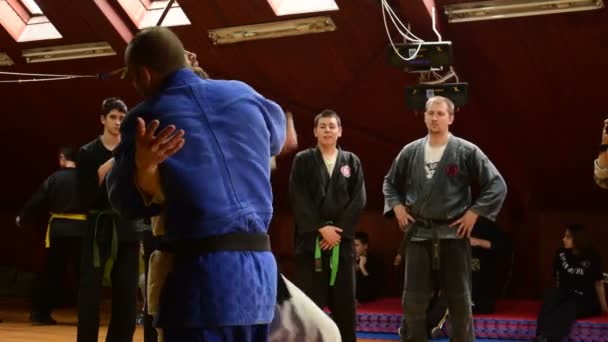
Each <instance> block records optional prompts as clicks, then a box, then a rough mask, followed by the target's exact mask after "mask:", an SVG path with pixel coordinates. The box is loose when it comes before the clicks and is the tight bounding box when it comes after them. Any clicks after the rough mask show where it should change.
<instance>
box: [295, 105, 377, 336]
mask: <svg viewBox="0 0 608 342" xmlns="http://www.w3.org/2000/svg"><path fill="white" fill-rule="evenodd" d="M314 134H315V137H316V138H317V146H316V147H315V148H310V149H307V150H304V151H301V152H299V153H298V154H297V155H296V157H295V158H294V161H293V167H292V169H291V177H290V181H289V194H290V198H291V206H292V208H293V211H294V219H295V223H296V231H295V233H296V239H295V240H296V285H297V286H298V287H299V288H301V289H302V291H304V293H306V295H308V296H309V297H310V299H312V300H313V301H314V302H315V303H316V304H317V305H318V306H319V307H321V308H323V307H324V306H325V305H327V306H329V308H330V310H331V313H332V317H333V318H334V321H335V322H336V324H337V325H338V328H339V329H340V334H341V335H342V341H344V342H354V341H356V335H355V330H356V317H355V316H356V312H355V260H354V258H355V255H354V242H353V241H354V237H355V226H356V224H357V221H358V219H359V214H360V212H361V210H362V209H363V207H364V206H365V202H366V196H365V184H364V179H363V170H362V168H361V162H360V161H359V158H358V157H357V156H356V155H355V154H354V153H351V152H347V151H343V150H341V149H339V148H338V138H339V137H340V136H341V135H342V125H341V121H340V117H339V116H338V114H336V112H334V111H332V110H324V111H323V112H321V113H320V114H319V115H317V117H316V118H315V121H314Z"/></svg>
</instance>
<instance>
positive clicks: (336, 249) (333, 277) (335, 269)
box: [315, 236, 340, 286]
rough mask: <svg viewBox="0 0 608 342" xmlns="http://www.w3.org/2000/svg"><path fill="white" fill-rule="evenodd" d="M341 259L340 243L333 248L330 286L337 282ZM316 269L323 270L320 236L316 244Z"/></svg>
mask: <svg viewBox="0 0 608 342" xmlns="http://www.w3.org/2000/svg"><path fill="white" fill-rule="evenodd" d="M339 261H340V244H337V245H336V246H335V247H332V248H331V262H330V264H329V268H330V269H331V276H330V278H329V286H334V284H335V283H336V275H337V274H338V262H339ZM315 271H316V272H321V271H323V266H322V265H321V246H320V245H319V237H318V236H317V242H316V245H315Z"/></svg>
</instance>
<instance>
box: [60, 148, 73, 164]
mask: <svg viewBox="0 0 608 342" xmlns="http://www.w3.org/2000/svg"><path fill="white" fill-rule="evenodd" d="M58 153H59V155H63V157H64V158H65V159H66V160H69V161H75V160H76V159H75V157H76V151H74V149H73V148H71V147H69V146H61V147H60V148H59V152H58Z"/></svg>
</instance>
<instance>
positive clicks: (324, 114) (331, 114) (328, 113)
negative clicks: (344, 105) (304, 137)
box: [315, 109, 342, 128]
mask: <svg viewBox="0 0 608 342" xmlns="http://www.w3.org/2000/svg"><path fill="white" fill-rule="evenodd" d="M321 118H336V121H337V122H338V127H342V120H340V116H339V115H338V113H336V112H335V111H333V110H331V109H325V110H323V111H322V112H321V113H319V114H317V116H315V128H316V127H317V125H318V124H319V120H321Z"/></svg>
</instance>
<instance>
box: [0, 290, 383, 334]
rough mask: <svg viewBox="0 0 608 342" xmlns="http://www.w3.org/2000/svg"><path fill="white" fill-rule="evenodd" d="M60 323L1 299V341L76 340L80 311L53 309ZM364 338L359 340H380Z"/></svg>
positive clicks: (102, 331) (104, 315)
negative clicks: (46, 322) (34, 317)
mask: <svg viewBox="0 0 608 342" xmlns="http://www.w3.org/2000/svg"><path fill="white" fill-rule="evenodd" d="M108 308H109V304H108V303H104V304H103V305H102V316H101V320H102V321H101V323H102V326H101V327H100V329H99V342H105V336H106V330H107V324H108V314H107V313H108V312H109V310H108ZM53 318H55V319H56V320H57V322H58V323H59V324H58V325H54V326H32V325H31V324H30V321H29V309H28V304H27V302H25V301H20V300H19V301H17V300H11V299H8V300H7V299H1V300H0V319H1V320H3V321H4V322H2V323H0V342H71V341H76V312H75V310H74V309H73V308H69V309H58V310H56V311H55V312H53ZM379 341H382V340H364V339H359V340H358V342H379ZM133 342H143V330H142V327H141V326H138V327H137V331H136V332H135V337H134V338H133Z"/></svg>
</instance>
